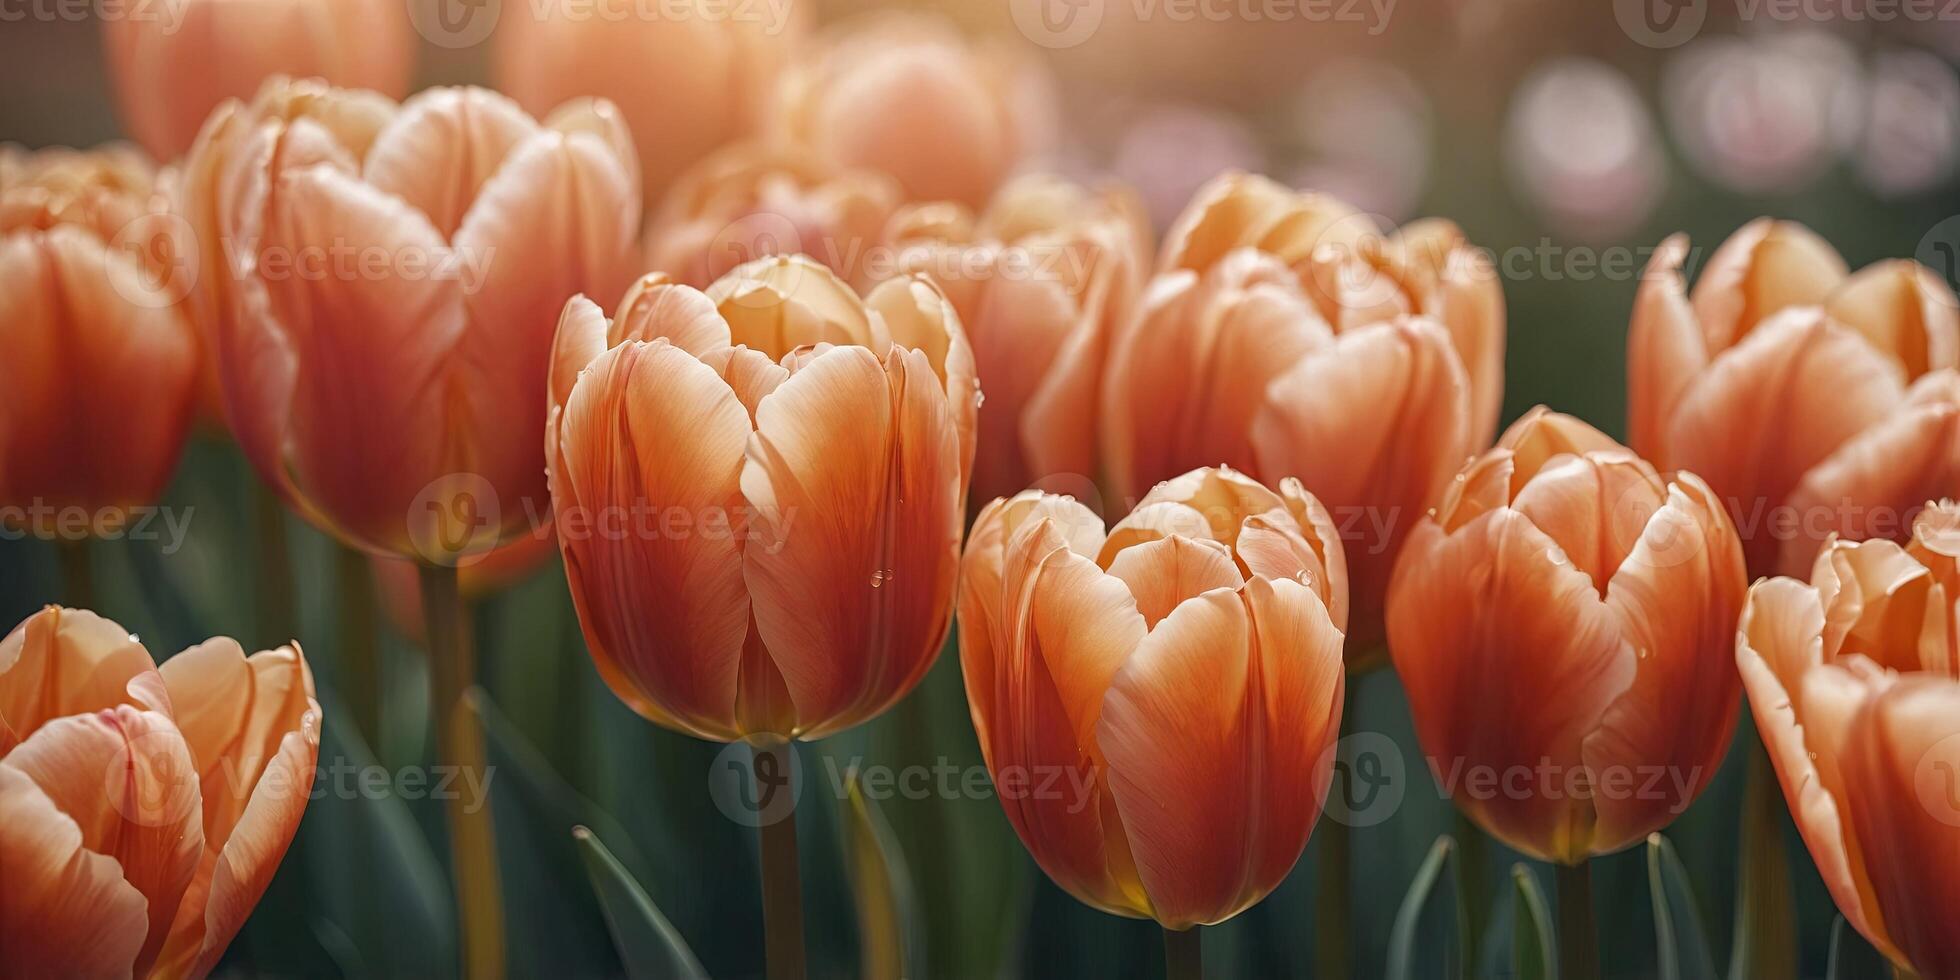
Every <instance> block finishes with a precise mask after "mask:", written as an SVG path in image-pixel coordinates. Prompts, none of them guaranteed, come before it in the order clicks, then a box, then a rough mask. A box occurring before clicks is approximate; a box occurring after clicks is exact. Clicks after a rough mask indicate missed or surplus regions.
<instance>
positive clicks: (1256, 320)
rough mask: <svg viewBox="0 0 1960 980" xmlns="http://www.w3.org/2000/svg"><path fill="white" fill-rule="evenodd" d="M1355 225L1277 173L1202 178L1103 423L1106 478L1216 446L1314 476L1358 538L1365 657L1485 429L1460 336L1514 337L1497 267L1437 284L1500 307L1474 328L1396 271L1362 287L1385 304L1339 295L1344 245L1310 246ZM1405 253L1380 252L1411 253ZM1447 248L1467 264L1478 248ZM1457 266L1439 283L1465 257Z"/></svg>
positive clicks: (1354, 568)
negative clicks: (1403, 551)
mask: <svg viewBox="0 0 1960 980" xmlns="http://www.w3.org/2000/svg"><path fill="white" fill-rule="evenodd" d="M1358 228H1359V226H1358V224H1357V221H1356V219H1355V218H1354V217H1352V216H1351V212H1348V211H1347V210H1345V208H1344V206H1342V205H1339V204H1338V203H1336V202H1333V201H1331V200H1330V199H1326V198H1321V197H1318V196H1315V195H1295V194H1293V193H1292V192H1290V191H1285V190H1284V189H1282V188H1280V187H1279V186H1278V185H1276V184H1273V183H1272V182H1270V181H1267V180H1265V179H1264V178H1259V177H1245V176H1238V175H1228V176H1226V177H1224V178H1221V179H1220V181H1218V182H1217V183H1216V184H1214V186H1213V187H1212V188H1210V189H1209V190H1207V191H1205V192H1204V193H1202V194H1200V195H1199V197H1198V199H1197V201H1195V202H1194V203H1193V205H1192V208H1191V210H1190V211H1188V212H1187V213H1186V214H1185V215H1184V216H1183V217H1182V218H1180V219H1179V220H1178V223H1177V225H1176V226H1175V227H1173V228H1172V229H1171V232H1170V235H1169V237H1168V238H1167V239H1166V241H1165V243H1164V249H1163V255H1162V257H1161V259H1160V262H1159V272H1158V274H1157V276H1156V278H1155V279H1153V280H1152V281H1151V283H1150V284H1149V285H1148V286H1147V287H1146V288H1145V290H1144V294H1143V298H1142V300H1141V303H1140V307H1139V310H1138V312H1137V316H1136V318H1135V323H1133V324H1132V325H1131V326H1130V327H1129V328H1128V329H1126V330H1125V331H1124V332H1123V333H1122V335H1121V336H1119V337H1118V338H1117V340H1116V342H1115V344H1114V348H1113V350H1112V352H1111V355H1110V358H1111V359H1110V364H1109V368H1108V373H1107V376H1106V379H1105V381H1104V385H1103V413H1102V416H1103V417H1102V436H1103V460H1104V465H1105V468H1106V470H1107V473H1108V477H1109V480H1110V482H1111V484H1112V487H1113V489H1114V491H1115V492H1116V493H1117V494H1118V495H1119V496H1120V497H1122V498H1124V499H1126V500H1135V499H1136V498H1137V496H1138V495H1140V494H1142V493H1143V492H1144V491H1145V490H1147V489H1148V488H1149V487H1150V486H1151V484H1152V483H1154V482H1156V481H1158V480H1163V479H1168V478H1169V477H1171V476H1174V475H1176V474H1178V473H1181V472H1183V471H1185V470H1186V469H1189V468H1190V467H1192V466H1199V465H1207V464H1214V463H1224V464H1227V465H1230V466H1233V467H1236V468H1238V469H1240V470H1242V471H1244V472H1247V473H1249V474H1251V475H1252V476H1253V477H1254V478H1256V479H1261V480H1265V481H1268V482H1271V481H1277V480H1279V479H1280V478H1283V477H1288V476H1292V477H1298V478H1299V479H1300V480H1301V482H1302V483H1304V484H1306V485H1307V486H1309V487H1311V488H1312V489H1313V492H1314V494H1315V495H1316V496H1318V497H1319V498H1320V500H1321V501H1322V502H1324V503H1325V504H1326V505H1327V507H1328V509H1329V510H1330V511H1332V512H1333V513H1334V515H1335V517H1336V518H1337V520H1338V522H1339V524H1340V527H1341V531H1342V534H1343V537H1344V539H1345V541H1346V545H1347V555H1348V568H1349V571H1350V573H1351V575H1352V576H1353V583H1352V584H1353V588H1354V605H1355V609H1354V617H1353V621H1352V623H1351V624H1350V627H1349V629H1348V653H1349V655H1350V657H1351V658H1354V659H1355V661H1356V663H1357V664H1361V663H1365V662H1366V661H1367V659H1368V658H1370V657H1372V656H1373V655H1374V652H1375V651H1376V650H1377V649H1378V647H1379V644H1380V642H1381V639H1382V625H1381V604H1382V594H1383V592H1384V590H1386V588H1387V586H1388V577H1389V572H1390V570H1391V569H1392V568H1393V567H1394V560H1395V554H1396V552H1397V550H1398V549H1399V548H1400V547H1401V542H1402V539H1403V538H1404V537H1405V536H1406V535H1407V533H1408V530H1409V528H1410V527H1412V526H1413V525H1414V523H1415V521H1416V519H1417V518H1418V517H1419V516H1421V514H1422V513H1423V511H1424V510H1426V509H1428V508H1429V507H1430V505H1432V504H1434V503H1435V502H1436V500H1437V499H1438V498H1439V497H1440V496H1441V495H1442V493H1443V489H1444V485H1445V484H1447V483H1448V482H1449V478H1450V475H1451V474H1452V473H1454V472H1456V470H1457V468H1458V467H1460V466H1462V465H1463V462H1464V461H1465V460H1466V459H1468V458H1469V456H1470V454H1471V453H1473V452H1474V451H1475V449H1476V447H1477V446H1478V445H1480V444H1481V443H1480V442H1479V441H1478V438H1479V431H1480V429H1481V428H1482V425H1483V421H1482V420H1484V419H1486V418H1487V416H1480V415H1479V414H1477V413H1478V412H1479V411H1482V409H1478V408H1477V407H1476V406H1477V404H1478V401H1479V399H1480V398H1482V397H1483V396H1481V395H1479V389H1478V388H1477V387H1476V385H1475V384H1473V376H1472V375H1471V374H1470V373H1469V372H1467V371H1466V370H1465V360H1464V358H1463V356H1462V348H1461V347H1460V346H1459V343H1460V342H1458V341H1453V339H1452V338H1453V336H1456V335H1458V334H1468V335H1476V336H1484V337H1485V338H1486V340H1488V339H1489V337H1490V336H1491V334H1489V333H1478V331H1494V332H1495V333H1496V335H1498V336H1500V339H1499V340H1498V341H1497V342H1498V343H1500V344H1501V330H1502V323H1503V318H1502V315H1501V313H1499V312H1497V311H1498V310H1500V309H1501V304H1502V301H1501V299H1500V298H1498V294H1497V293H1496V286H1495V282H1494V281H1493V280H1488V279H1484V278H1480V277H1473V278H1472V279H1470V280H1468V281H1465V282H1463V283H1461V284H1459V285H1457V286H1452V287H1448V288H1443V287H1438V288H1439V289H1440V290H1441V292H1440V293H1438V294H1437V295H1459V294H1460V295H1462V296H1475V297H1480V299H1479V301H1478V302H1477V303H1474V304H1473V303H1469V302H1467V301H1465V302H1464V303H1462V304H1459V305H1457V306H1452V305H1451V304H1450V303H1444V304H1442V305H1441V306H1438V307H1435V308H1434V309H1435V310H1436V311H1438V312H1441V313H1447V312H1449V311H1450V310H1451V309H1462V308H1467V307H1471V306H1475V307H1478V308H1480V309H1482V310H1483V311H1484V313H1485V314H1491V315H1488V316H1486V315H1481V314H1480V315H1479V316H1478V317H1474V318H1473V317H1467V316H1466V317H1464V318H1462V319H1460V320H1459V322H1460V323H1462V324H1465V325H1468V324H1472V323H1475V324H1481V326H1479V327H1476V328H1475V329H1471V328H1470V327H1468V326H1466V327H1465V328H1464V330H1462V331H1458V330H1453V329H1452V328H1451V327H1450V326H1448V325H1447V324H1446V323H1445V321H1443V320H1440V319H1437V318H1435V317H1433V316H1430V315H1426V314H1415V313H1412V307H1411V306H1410V304H1408V303H1406V302H1404V301H1405V300H1406V299H1407V298H1408V296H1409V295H1411V294H1405V293H1403V292H1402V291H1400V287H1397V288H1396V289H1392V290H1390V289H1385V288H1383V287H1384V284H1387V283H1389V282H1390V280H1389V279H1388V278H1383V277H1380V276H1377V277H1375V278H1373V279H1372V280H1371V283H1372V284H1371V285H1369V286H1367V292H1366V297H1372V298H1374V299H1380V300H1382V302H1381V303H1380V304H1378V305H1366V304H1363V303H1362V302H1361V301H1360V299H1352V298H1351V299H1350V300H1349V301H1345V302H1349V303H1350V304H1351V305H1342V304H1341V303H1335V304H1332V305H1328V303H1327V295H1328V290H1329V288H1330V286H1334V285H1338V284H1339V283H1340V282H1342V281H1343V280H1342V278H1341V276H1339V275H1333V276H1331V277H1330V278H1324V279H1323V278H1322V277H1321V273H1322V271H1324V270H1325V269H1326V268H1327V264H1326V263H1327V262H1332V261H1333V257H1334V256H1336V255H1338V254H1340V249H1339V248H1338V247H1336V246H1335V245H1332V244H1328V245H1326V246H1325V247H1317V248H1311V249H1309V248H1307V247H1306V246H1307V244H1310V243H1312V242H1314V241H1332V240H1333V239H1335V238H1337V237H1339V236H1340V235H1343V234H1348V233H1352V234H1354V235H1356V236H1361V237H1359V238H1357V239H1356V240H1358V241H1365V240H1366V237H1365V236H1366V235H1367V234H1370V232H1367V231H1366V230H1365V229H1360V230H1357V229H1358ZM1422 237H1423V240H1425V241H1426V240H1429V239H1430V238H1431V237H1432V236H1431V234H1430V233H1429V232H1424V233H1423V236H1422ZM1411 244H1412V243H1411ZM1411 251H1413V252H1415V253H1418V254H1424V253H1428V252H1430V251H1432V250H1431V249H1429V248H1428V247H1423V248H1419V249H1416V248H1411ZM1399 252H1400V247H1398V248H1397V249H1391V250H1389V251H1387V252H1382V253H1379V254H1378V255H1377V258H1379V259H1381V260H1382V261H1384V262H1387V263H1388V265H1387V267H1388V268H1399V267H1398V266H1397V265H1396V261H1394V260H1392V258H1393V256H1395V255H1397V254H1399ZM1446 254H1448V255H1450V256H1452V258H1451V261H1450V263H1446V264H1447V265H1452V266H1459V265H1462V264H1464V263H1466V262H1468V261H1469V257H1472V256H1474V254H1475V253H1472V252H1469V251H1467V250H1458V251H1451V252H1449V253H1446ZM1322 260H1326V262H1323V261H1322ZM1356 261H1359V260H1356ZM1368 267H1369V268H1371V269H1373V268H1375V267H1374V266H1373V265H1369V266H1368ZM1413 268H1414V267H1413V266H1412V267H1411V269H1413ZM1425 268H1426V267H1425ZM1400 275H1402V276H1403V277H1404V278H1406V279H1408V281H1410V282H1417V281H1421V278H1422V277H1421V276H1418V275H1417V274H1416V273H1415V272H1414V271H1410V270H1404V272H1402V273H1400ZM1443 275H1444V279H1439V280H1437V282H1442V281H1445V280H1447V279H1448V278H1449V277H1450V276H1454V275H1455V273H1454V272H1446V273H1444V274H1443ZM1398 281H1399V280H1398ZM1480 284H1481V285H1480ZM1486 287H1487V288H1488V292H1486V291H1485V289H1486ZM1354 295H1355V296H1362V295H1363V294H1360V293H1356V294H1354ZM1364 298H1365V297H1364ZM1493 303H1494V304H1496V305H1495V306H1493V305H1492V304H1493ZM1479 349H1489V348H1487V347H1480V348H1479ZM1495 405H1496V402H1495V401H1494V400H1492V401H1490V403H1489V406H1488V407H1489V409H1490V411H1492V412H1494V411H1495Z"/></svg>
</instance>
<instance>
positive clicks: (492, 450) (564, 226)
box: [180, 79, 640, 562]
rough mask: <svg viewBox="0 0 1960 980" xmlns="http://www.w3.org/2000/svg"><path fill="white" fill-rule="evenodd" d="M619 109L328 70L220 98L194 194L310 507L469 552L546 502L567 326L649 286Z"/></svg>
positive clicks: (381, 537)
mask: <svg viewBox="0 0 1960 980" xmlns="http://www.w3.org/2000/svg"><path fill="white" fill-rule="evenodd" d="M634 170H635V164H634V162H633V149H632V144H631V140H630V139H629V138H628V136H627V134H626V131H625V128H624V126H623V125H622V124H621V122H620V120H619V118H618V115H617V114H616V113H615V112H614V111H613V110H612V108H611V106H610V105H608V104H607V103H604V102H580V103H573V104H569V105H567V106H565V107H564V108H562V109H560V110H559V111H558V112H556V113H554V114H553V115H552V116H551V117H550V118H549V119H547V120H546V121H545V122H544V124H543V125H540V124H538V123H536V122H534V121H532V119H531V117H529V116H527V115H525V114H524V112H523V110H521V109H519V108H517V106H516V105H515V104H513V103H511V102H510V101H509V100H507V99H505V98H503V97H502V96H499V95H497V94H495V93H492V92H488V91H485V90H483V89H473V88H461V89H452V88H443V89H431V90H428V91H425V92H422V93H419V94H417V95H416V96H415V97H413V98H411V99H409V100H408V101H407V102H405V103H403V104H402V105H401V106H400V107H396V106H394V105H393V104H392V103H389V102H387V101H386V100H384V99H381V98H379V97H376V96H373V95H372V94H369V93H350V92H343V91H339V90H335V89H329V88H326V87H324V86H321V85H319V84H317V83H311V82H297V83H295V82H287V81H285V80H283V79H280V80H275V81H274V82H272V83H269V84H268V85H267V86H266V88H265V89H264V90H263V91H262V92H261V93H260V94H259V97H258V98H257V99H256V100H255V101H254V102H253V103H252V104H251V105H249V106H247V105H241V104H236V103H234V104H229V105H226V106H224V107H221V108H220V109H219V110H218V112H217V113H215V114H214V115H213V117H212V120H211V122H210V125H208V126H207V127H205V131H204V132H203V133H202V134H201V135H200V136H199V140H198V145H197V147H196V149H194V150H193V151H192V154H191V156H190V158H189V159H188V160H187V161H186V164H185V174H184V182H183V189H182V192H181V196H180V207H181V211H182V213H183V214H184V215H185V216H186V221H187V222H188V223H189V224H190V225H191V226H192V227H193V228H195V229H196V230H197V237H198V239H199V241H200V243H201V246H202V248H203V249H204V250H205V254H206V257H207V260H208V261H209V262H211V263H213V264H214V267H216V268H219V269H223V270H224V271H225V274H224V275H220V276H216V277H212V278H214V279H216V280H217V282H215V283H214V288H213V291H212V293H210V294H209V295H207V296H206V304H207V305H206V307H205V309H206V312H207V314H208V316H207V317H206V323H207V328H208V329H210V330H212V332H213V334H214V343H213V345H212V346H213V347H214V348H215V350H216V353H217V362H218V375H219V378H220V380H221V382H222V386H223V389H224V398H225V403H226V413H227V416H228V419H229V422H230V424H231V428H232V432H233V435H234V436H235V437H236V438H237V439H238V442H239V445H240V447H241V448H243V449H244V451H245V454H246V456H247V457H248V458H250V459H251V460H252V462H253V464H254V465H255V467H256V468H257V470H258V472H259V474H260V476H261V477H262V478H263V479H265V481H266V482H267V483H269V484H270V485H272V486H273V487H274V489H275V490H276V491H277V492H278V493H279V494H280V495H281V496H282V497H283V498H284V499H285V500H286V501H287V502H288V503H290V504H291V505H292V506H293V507H294V508H295V509H297V510H298V511H299V512H300V513H301V514H302V515H304V516H305V517H307V518H308V519H309V520H311V521H312V522H313V523H315V524H317V525H319V526H320V527H322V528H323V529H325V530H327V531H329V532H330V533H333V534H335V535H337V536H338V537H340V538H341V539H342V540H343V541H345V542H347V543H348V544H350V545H352V546H355V547H359V548H362V549H365V550H367V551H369V552H372V553H376V554H382V555H394V556H400V557H411V558H421V559H423V560H425V561H438V562H452V561H454V559H455V558H456V557H457V556H458V555H459V554H464V553H474V552H480V551H483V550H487V549H489V548H490V547H494V546H495V545H497V544H500V543H503V542H504V541H507V540H509V539H511V538H513V537H515V536H517V535H518V534H520V533H523V532H524V530H525V529H526V527H527V524H528V523H530V521H531V519H532V518H535V517H537V516H539V515H541V514H542V513H543V511H544V510H545V507H544V500H545V497H546V490H545V487H544V476H543V471H544V467H543V466H542V465H541V463H542V458H541V456H540V454H539V450H538V446H537V444H536V443H534V442H531V441H530V440H527V439H523V438H513V437H512V436H513V434H521V433H525V432H534V431H543V427H544V403H545V397H544V396H545V375H546V363H547V360H548V356H547V355H548V354H549V350H550V346H551V336H550V330H551V324H552V323H553V322H555V317H556V314H557V311H558V309H559V307H561V306H562V305H563V304H564V300H565V297H566V296H569V295H572V294H573V293H576V292H578V291H580V290H594V291H603V290H616V289H619V288H621V287H622V286H623V285H624V284H625V283H626V282H627V281H629V279H630V277H631V274H632V273H631V268H632V263H633V262H634V261H635V258H634V251H635V244H634V238H635V236H636V234H637V231H638V225H639V211H640V198H639V185H638V182H637V180H636V179H635V178H634V176H633V174H634Z"/></svg>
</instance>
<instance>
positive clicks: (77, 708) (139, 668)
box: [0, 606, 156, 758]
mask: <svg viewBox="0 0 1960 980" xmlns="http://www.w3.org/2000/svg"><path fill="white" fill-rule="evenodd" d="M155 669H156V663H155V662H154V661H152V660H151V659H150V652H149V651H148V650H145V649H143V645H142V644H141V643H138V642H136V638H135V637H133V636H131V635H129V631H128V630H126V629H123V628H122V627H121V626H118V625H116V624H115V623H112V622H110V621H108V620H106V619H103V618H102V617H100V616H97V615H96V614H94V613H92V612H89V611H88V610H86V609H64V608H62V607H60V606H48V607H47V608H45V609H42V610H41V611H40V612H37V613H35V614H34V615H32V616H29V617H28V618H27V620H26V621H25V622H22V623H21V624H20V625H19V626H16V627H14V629H13V631H12V632H10V633H8V634H7V638H6V639H4V640H0V758H4V757H5V756H6V754H7V752H8V751H10V750H11V749H13V747H14V746H16V745H18V744H20V742H21V741H22V740H23V739H25V738H26V737H27V736H29V735H32V734H33V733H34V731H35V729H38V728H40V727H41V726H42V725H44V724H46V723H48V722H49V721H51V720H53V719H55V718H60V717H63V716H65V715H78V714H84V713H87V712H90V711H99V710H102V709H104V708H109V707H113V706H115V705H118V704H129V703H134V702H133V700H132V699H133V698H135V697H140V696H141V695H142V688H141V686H140V685H139V686H138V687H136V688H132V687H131V685H132V683H133V682H136V681H137V680H138V679H139V678H143V677H144V676H145V675H148V674H149V673H150V672H151V671H153V670H155Z"/></svg>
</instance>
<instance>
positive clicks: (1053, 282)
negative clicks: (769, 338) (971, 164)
mask: <svg viewBox="0 0 1960 980" xmlns="http://www.w3.org/2000/svg"><path fill="white" fill-rule="evenodd" d="M886 235H887V241H888V245H887V246H886V247H887V248H889V249H890V250H891V256H890V258H891V261H890V262H889V263H887V264H886V267H885V268H882V269H878V270H874V272H873V275H874V277H876V276H877V275H880V274H882V275H886V276H889V275H892V274H894V273H899V272H918V273H923V274H926V275H930V276H932V277H933V279H934V281H935V282H937V283H938V284H939V285H940V286H941V287H942V288H943V289H945V291H946V294H947V296H948V297H949V298H950V299H951V300H952V302H953V308H954V309H955V310H957V311H959V315H960V323H962V324H964V325H965V326H966V328H967V333H968V336H969V338H970V339H971V341H972V344H973V356H974V362H975V364H976V365H977V367H978V369H979V373H980V383H981V385H982V386H983V387H984V388H985V389H986V391H987V399H986V401H985V403H983V404H982V405H981V406H980V438H979V448H978V450H977V455H976V457H975V460H974V471H973V487H974V497H975V498H977V499H987V500H990V499H992V498H994V497H997V496H1006V495H1009V494H1013V493H1015V492H1017V491H1019V490H1021V489H1022V488H1024V487H1028V486H1033V485H1037V484H1047V485H1048V488H1049V489H1054V490H1061V491H1066V492H1075V491H1077V490H1078V489H1085V490H1086V489H1092V488H1093V487H1094V482H1093V481H1094V479H1095V474H1096V468H1097V460H1096V416H1097V400H1098V392H1099V391H1100V388H1101V384H1102V370H1103V364H1104V362H1105V361H1106V360H1107V351H1108V349H1109V346H1110V343H1111V340H1112V338H1113V337H1114V336H1115V335H1116V333H1117V331H1118V330H1119V329H1120V328H1121V327H1122V326H1123V324H1124V323H1125V322H1126V321H1127V319H1128V318H1129V316H1130V311H1131V310H1132V308H1133V307H1134V306H1135V303H1136V297H1137V293H1138V291H1139V289H1140V288H1141V282H1142V276H1143V274H1144V272H1143V270H1144V268H1145V264H1146V262H1147V256H1148V254H1149V248H1150V244H1149V243H1150V238H1149V236H1150V232H1149V223H1148V221H1147V220H1146V219H1145V218H1144V216H1143V211H1142V205H1141V203H1139V202H1138V201H1137V199H1136V196H1135V195H1134V194H1133V193H1131V192H1130V191H1129V190H1128V189H1126V188H1122V187H1116V186H1111V187H1105V188H1102V189H1099V190H1096V191H1090V190H1087V189H1085V188H1082V187H1079V186H1077V185H1075V184H1071V183H1068V182H1067V181H1063V180H1060V179H1058V178H1053V177H1025V178H1020V179H1017V180H1015V181H1013V182H1011V183H1009V184H1008V185H1007V186H1006V187H1004V188H1002V189H1001V192H1000V193H999V194H998V195H996V196H995V198H994V200H993V202H992V203H991V204H989V205H988V207H987V209H986V210H985V211H983V212H982V213H981V214H980V215H979V216H978V217H977V218H976V217H975V216H974V215H973V213H972V212H971V211H969V210H967V209H966V208H965V207H964V206H963V205H960V204H957V203H953V202H940V203H937V204H923V205H913V206H909V207H907V208H906V209H904V210H903V211H902V212H901V213H900V214H899V215H898V216H896V217H895V218H893V219H892V223H891V226H890V227H889V229H888V230H887V232H886ZM1056 481H1061V483H1060V484H1059V485H1057V484H1056Z"/></svg>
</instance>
